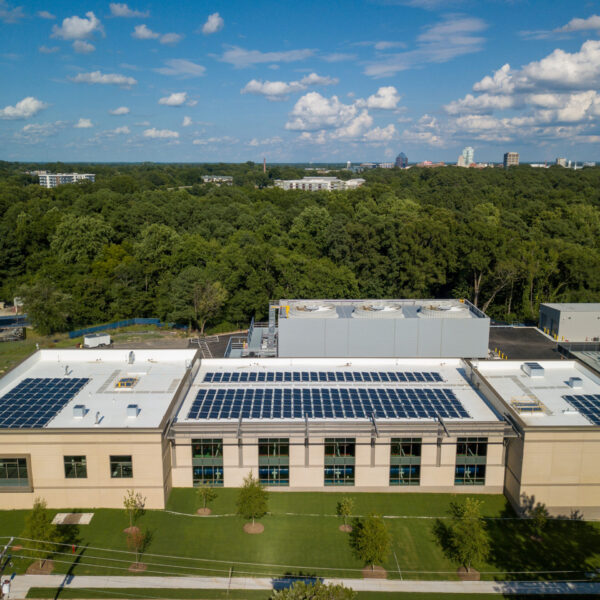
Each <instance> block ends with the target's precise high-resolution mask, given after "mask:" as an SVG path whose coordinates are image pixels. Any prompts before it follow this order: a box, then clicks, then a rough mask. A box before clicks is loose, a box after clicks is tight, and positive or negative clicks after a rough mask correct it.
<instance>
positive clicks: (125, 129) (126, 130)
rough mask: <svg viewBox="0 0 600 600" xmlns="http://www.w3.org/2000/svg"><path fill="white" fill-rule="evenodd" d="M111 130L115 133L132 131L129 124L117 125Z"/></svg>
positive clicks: (121, 133) (120, 133)
mask: <svg viewBox="0 0 600 600" xmlns="http://www.w3.org/2000/svg"><path fill="white" fill-rule="evenodd" d="M111 132H112V133H114V134H115V135H125V134H128V133H131V131H130V129H129V127H127V125H123V126H122V127H116V128H115V129H111Z"/></svg>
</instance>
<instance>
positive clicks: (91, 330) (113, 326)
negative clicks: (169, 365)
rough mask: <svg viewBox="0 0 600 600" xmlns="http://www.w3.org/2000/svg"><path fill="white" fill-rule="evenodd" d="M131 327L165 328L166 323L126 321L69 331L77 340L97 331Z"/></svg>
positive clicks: (142, 320) (151, 320)
mask: <svg viewBox="0 0 600 600" xmlns="http://www.w3.org/2000/svg"><path fill="white" fill-rule="evenodd" d="M130 325H158V326H159V327H163V326H164V323H161V322H160V319H125V320H124V321H115V322H114V323H107V324H106V325H96V326H95V327H86V328H85V329H76V330H75V331H69V337H70V338H76V337H79V336H82V335H87V334H88V333H96V332H97V331H107V330H109V329H118V328H119V327H129V326H130Z"/></svg>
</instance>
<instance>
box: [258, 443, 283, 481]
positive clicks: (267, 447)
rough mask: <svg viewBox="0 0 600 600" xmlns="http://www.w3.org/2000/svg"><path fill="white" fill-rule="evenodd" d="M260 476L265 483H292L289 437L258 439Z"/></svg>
mask: <svg viewBox="0 0 600 600" xmlns="http://www.w3.org/2000/svg"><path fill="white" fill-rule="evenodd" d="M258 477H259V479H260V482H261V483H262V484H263V485H277V486H288V485H290V441H289V439H287V438H264V439H259V440H258Z"/></svg>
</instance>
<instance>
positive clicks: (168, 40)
mask: <svg viewBox="0 0 600 600" xmlns="http://www.w3.org/2000/svg"><path fill="white" fill-rule="evenodd" d="M183 38H184V36H183V34H180V33H164V34H163V35H161V36H160V40H158V41H159V42H160V43H161V44H177V43H179V42H180V41H181V40H182V39H183Z"/></svg>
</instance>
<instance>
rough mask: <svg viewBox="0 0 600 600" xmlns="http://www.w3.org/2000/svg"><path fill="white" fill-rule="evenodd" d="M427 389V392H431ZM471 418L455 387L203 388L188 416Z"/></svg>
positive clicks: (222, 417)
mask: <svg viewBox="0 0 600 600" xmlns="http://www.w3.org/2000/svg"><path fill="white" fill-rule="evenodd" d="M425 392H426V393H425ZM240 416H241V417H242V418H244V419H249V418H252V419H281V418H287V419H290V418H291V419H303V418H305V417H308V418H309V419H322V418H326V419H332V418H333V419H365V418H371V416H375V417H376V418H377V419H427V418H437V417H442V418H446V419H468V418H470V415H469V413H468V412H467V411H466V410H465V408H464V406H463V405H462V403H461V402H460V400H459V399H458V398H457V397H456V395H455V394H454V392H453V391H452V390H451V389H441V388H436V389H429V390H417V389H406V388H364V387H361V388H358V387H352V388H322V387H314V388H228V389H227V392H226V393H225V390H224V389H220V390H218V391H217V390H215V389H208V390H207V389H200V390H199V391H198V393H197V395H196V398H195V399H194V401H193V403H192V406H191V408H190V410H189V412H188V415H187V418H188V419H239V418H240Z"/></svg>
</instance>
